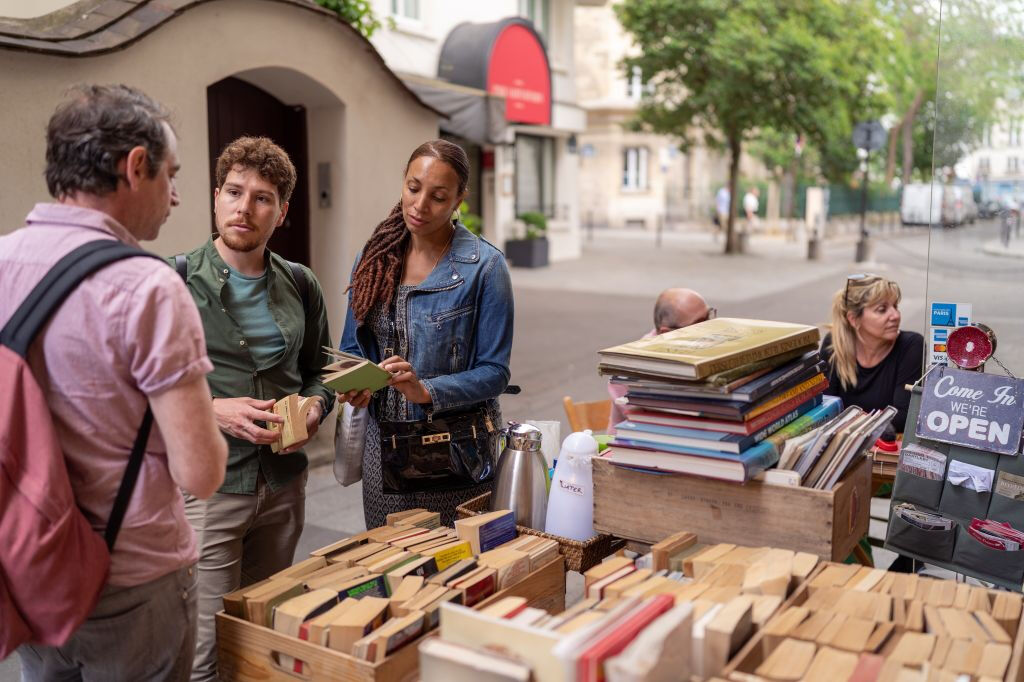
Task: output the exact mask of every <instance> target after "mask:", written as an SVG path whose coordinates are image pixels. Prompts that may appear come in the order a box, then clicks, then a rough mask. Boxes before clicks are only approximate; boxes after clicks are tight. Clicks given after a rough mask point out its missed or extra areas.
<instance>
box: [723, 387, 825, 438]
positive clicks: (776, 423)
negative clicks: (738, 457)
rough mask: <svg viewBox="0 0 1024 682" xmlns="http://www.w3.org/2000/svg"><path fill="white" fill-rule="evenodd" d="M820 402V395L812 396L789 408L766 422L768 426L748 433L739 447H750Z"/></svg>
mask: <svg viewBox="0 0 1024 682" xmlns="http://www.w3.org/2000/svg"><path fill="white" fill-rule="evenodd" d="M820 404H821V396H814V397H813V398H811V399H810V400H808V401H807V402H805V403H803V404H802V405H800V406H799V407H797V408H796V409H795V410H791V411H790V412H788V413H787V414H785V415H784V416H782V417H781V418H779V419H776V420H775V421H773V422H771V423H770V424H768V426H765V427H764V428H762V429H761V430H760V431H757V432H755V433H752V434H751V435H749V436H747V437H746V438H744V439H743V440H742V441H741V442H740V447H741V448H747V447H750V446H751V445H755V444H757V443H760V442H761V441H763V440H764V439H765V438H767V437H768V436H770V435H772V434H773V433H775V432H776V431H778V430H779V429H781V428H783V427H784V426H786V425H788V424H791V423H793V422H794V421H796V420H797V419H799V418H800V417H801V416H803V415H804V414H806V413H807V412H809V411H810V410H812V409H814V408H815V407H817V406H818V405H820Z"/></svg>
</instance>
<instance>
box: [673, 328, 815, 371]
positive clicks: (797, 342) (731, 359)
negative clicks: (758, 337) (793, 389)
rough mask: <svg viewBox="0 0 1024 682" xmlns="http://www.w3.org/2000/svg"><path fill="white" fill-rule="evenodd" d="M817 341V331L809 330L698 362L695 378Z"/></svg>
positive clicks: (695, 364) (694, 364) (764, 358)
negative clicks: (728, 354)
mask: <svg viewBox="0 0 1024 682" xmlns="http://www.w3.org/2000/svg"><path fill="white" fill-rule="evenodd" d="M817 340H818V330H817V329H809V330H807V331H805V332H801V333H800V334H797V335H796V336H791V337H789V338H788V339H779V340H778V341H773V342H771V343H767V344H765V345H763V346H759V347H757V348H752V349H751V350H745V351H740V352H738V353H736V354H734V355H730V356H728V357H724V358H716V359H711V360H698V361H697V362H695V363H693V367H694V369H695V370H696V372H697V378H698V379H700V378H703V377H706V376H708V375H709V374H718V373H719V372H724V371H725V370H727V369H732V368H734V367H739V366H740V365H746V364H749V363H752V362H758V361H759V360H766V359H768V358H771V357H774V356H776V355H782V354H783V353H787V352H789V351H792V350H796V349H797V348H802V347H804V346H809V345H811V344H812V343H815V342H816V341H817Z"/></svg>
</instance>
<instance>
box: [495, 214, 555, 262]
mask: <svg viewBox="0 0 1024 682" xmlns="http://www.w3.org/2000/svg"><path fill="white" fill-rule="evenodd" d="M519 222H520V223H522V225H523V226H524V229H523V230H522V232H523V236H522V238H520V239H508V240H506V241H505V258H506V259H507V260H508V262H509V264H510V265H513V266H515V267H522V268H541V267H544V266H546V265H547V264H548V238H547V237H545V236H544V233H545V232H546V231H547V229H548V219H547V218H546V217H545V216H544V214H543V213H537V212H535V211H528V212H526V213H520V214H519Z"/></svg>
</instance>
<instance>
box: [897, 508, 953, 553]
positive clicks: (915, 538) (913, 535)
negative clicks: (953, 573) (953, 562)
mask: <svg viewBox="0 0 1024 682" xmlns="http://www.w3.org/2000/svg"><path fill="white" fill-rule="evenodd" d="M957 528H958V526H957V524H955V523H954V524H953V527H952V528H950V529H949V530H925V529H924V528H919V527H917V526H915V525H914V524H912V523H909V522H907V521H904V520H903V518H901V517H900V516H899V515H897V514H895V513H893V514H892V515H891V516H890V518H889V532H888V534H887V535H886V537H885V544H886V545H887V546H891V547H892V548H894V549H900V550H903V551H905V552H909V553H910V554H915V555H917V556H920V557H923V558H925V559H934V560H935V561H949V559H950V557H951V556H953V547H954V544H955V540H956V532H957V531H956V529H957Z"/></svg>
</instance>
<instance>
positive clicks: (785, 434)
mask: <svg viewBox="0 0 1024 682" xmlns="http://www.w3.org/2000/svg"><path fill="white" fill-rule="evenodd" d="M839 404H840V403H839V401H838V400H836V401H831V402H828V403H822V404H821V405H820V406H818V407H816V408H814V409H813V410H811V411H810V412H808V413H807V414H805V415H804V416H802V417H800V418H799V419H797V420H795V421H794V422H792V423H790V424H787V425H786V426H784V427H783V428H781V429H779V430H778V431H777V432H775V433H774V434H772V435H771V436H769V437H768V438H767V439H765V441H764V442H766V443H767V442H771V443H774V444H775V447H777V448H778V447H782V444H783V443H785V442H786V441H787V440H789V439H790V438H796V437H797V436H801V435H803V434H805V433H807V432H808V431H810V430H811V429H814V428H817V427H819V426H821V425H822V424H824V423H825V422H827V421H829V420H831V419H835V417H836V416H838V414H839Z"/></svg>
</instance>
